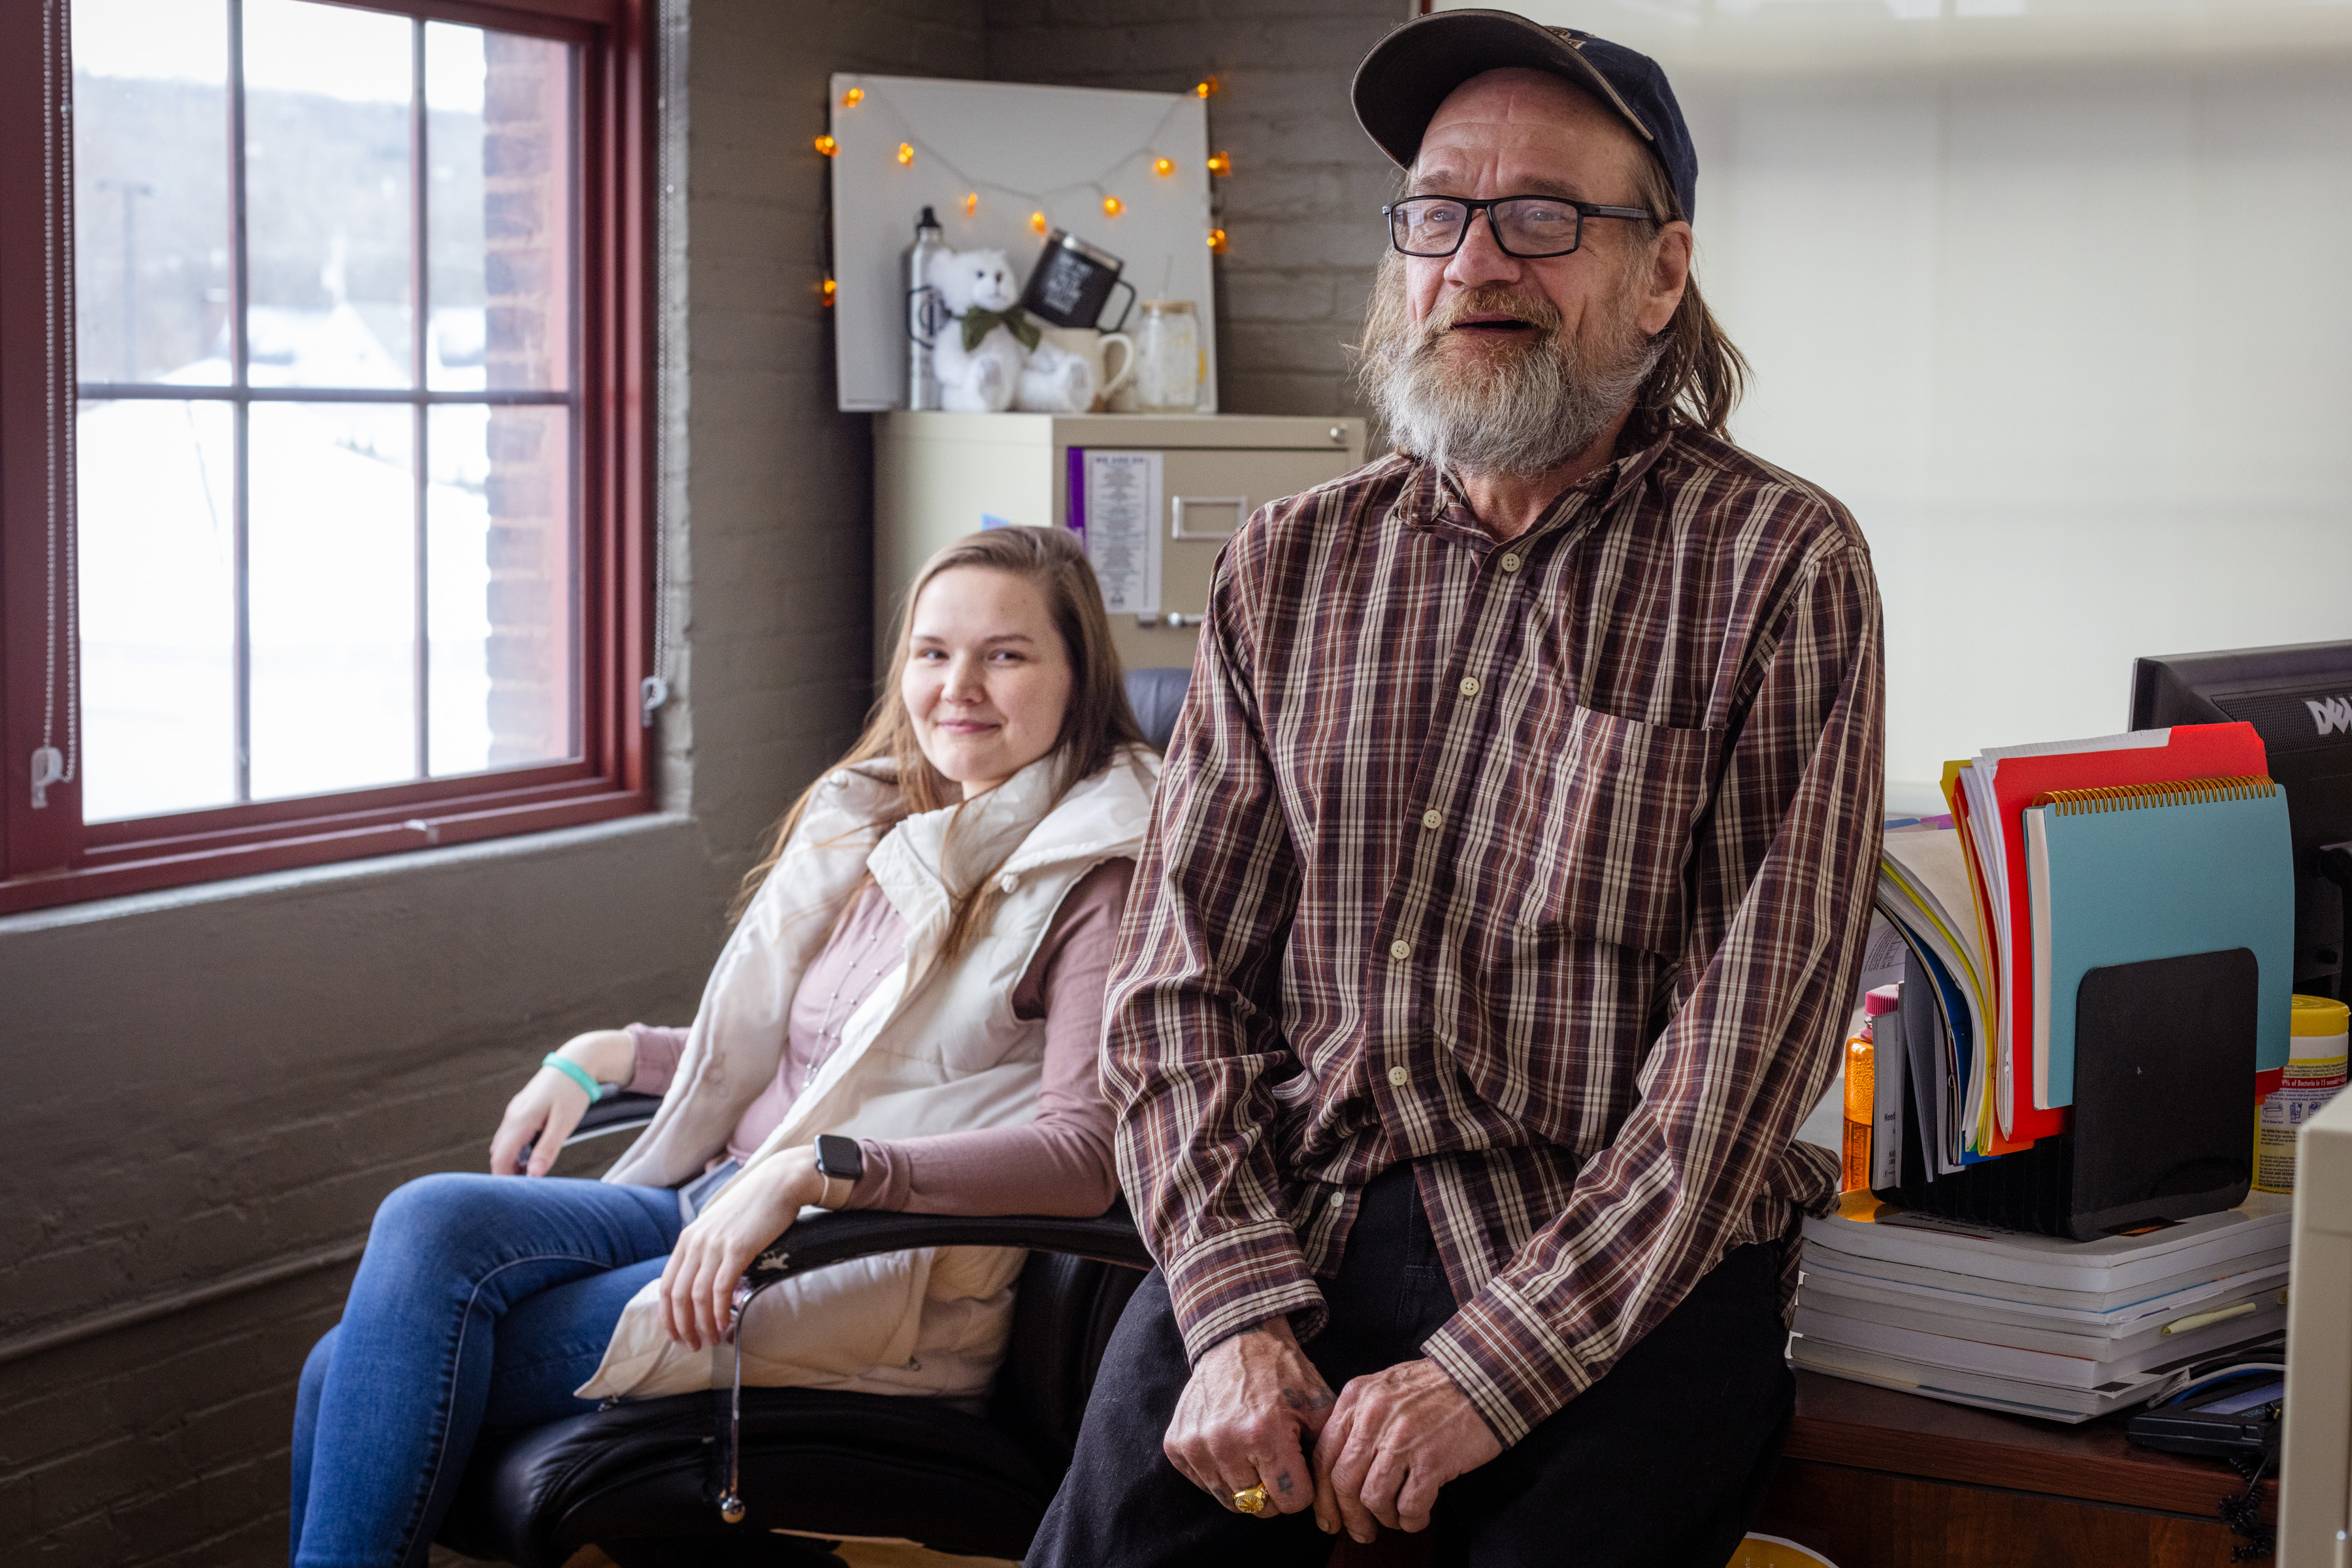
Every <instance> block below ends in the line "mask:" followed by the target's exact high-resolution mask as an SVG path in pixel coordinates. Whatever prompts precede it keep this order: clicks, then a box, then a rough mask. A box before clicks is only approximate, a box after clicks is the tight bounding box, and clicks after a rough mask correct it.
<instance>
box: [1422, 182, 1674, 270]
mask: <svg viewBox="0 0 2352 1568" xmlns="http://www.w3.org/2000/svg"><path fill="white" fill-rule="evenodd" d="M1481 210H1484V211H1485V213H1486V226H1487V228H1488V230H1489V231H1491V232H1492V233H1493V235H1494V237H1495V243H1496V245H1498V246H1500V247H1502V251H1503V254H1504V255H1506V256H1516V257H1517V258H1519V259H1520V260H1522V261H1533V260H1538V259H1540V258H1544V257H1547V256H1567V255H1569V254H1570V253H1572V252H1573V251H1574V250H1575V249H1576V247H1578V246H1580V245H1581V244H1582V243H1583V242H1584V220H1585V219H1586V218H1589V217H1622V218H1639V219H1640V220H1641V221H1642V222H1643V223H1651V222H1654V221H1655V220H1654V219H1653V218H1652V217H1651V216H1650V214H1649V213H1648V212H1646V211H1645V210H1643V208H1641V207H1604V206H1600V205H1595V204H1594V203H1591V202H1572V201H1570V200H1568V199H1566V198H1565V197H1562V196H1495V197H1492V198H1491V199H1489V200H1486V201H1483V202H1474V201H1465V200H1464V199H1463V198H1462V197H1459V196H1412V197H1410V198H1408V199H1406V200H1404V201H1401V202H1391V203H1390V204H1389V205H1387V206H1384V207H1382V208H1381V212H1382V213H1383V214H1384V215H1386V216H1387V217H1388V220H1389V240H1390V243H1391V244H1392V245H1394V246H1395V247H1397V249H1399V250H1401V251H1402V252H1403V253H1404V254H1405V255H1407V256H1451V255H1453V254H1454V252H1455V251H1457V250H1459V249H1461V248H1462V241H1463V240H1464V239H1465V238H1466V237H1468V235H1469V233H1470V215H1471V214H1473V213H1475V212H1478V211H1481Z"/></svg>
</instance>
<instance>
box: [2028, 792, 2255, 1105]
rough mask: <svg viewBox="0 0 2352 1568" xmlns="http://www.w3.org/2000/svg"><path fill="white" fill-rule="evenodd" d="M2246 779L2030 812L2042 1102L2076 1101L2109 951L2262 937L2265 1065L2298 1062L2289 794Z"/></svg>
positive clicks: (2124, 959) (2173, 952) (2138, 956)
mask: <svg viewBox="0 0 2352 1568" xmlns="http://www.w3.org/2000/svg"><path fill="white" fill-rule="evenodd" d="M2238 788H2239V790H2240V791H2242V792H2243V793H2242V794H2241V795H2240V796H2239V797H2238V798H2219V799H2216V798H2204V799H2194V798H2180V797H2178V796H2176V797H2174V798H2173V799H2171V800H2167V799H2166V798H2165V797H2164V796H2162V795H2151V796H2150V798H2149V799H2148V800H2147V801H2145V802H2141V801H2135V802H2130V803H2118V802H2103V803H2100V804H2099V805H2097V806H2096V807H2094V808H2090V809H2083V808H2079V807H2078V808H2074V809H2069V808H2068V807H2066V806H2063V805H2037V806H2032V807H2030V808H2028V810H2027V811H2026V813H2025V864H2026V878H2027V886H2028V893H2029V896H2030V898H2031V900H2032V916H2031V919H2032V942H2033V984H2034V1019H2033V1026H2034V1035H2035V1040H2034V1051H2033V1065H2034V1084H2033V1102H2034V1104H2036V1105H2038V1106H2045V1107H2056V1106H2062V1105H2072V1104H2073V1103H2074V1038H2075V1033H2076V1030H2075V1017H2074V1010H2075V1008H2074V1004H2075V997H2076V994H2077V993H2078V992H2079V991H2080V990H2081V987H2082V984H2083V976H2084V974H2086V973H2089V972H2090V971H2092V970H2094V969H2099V968H2103V967H2105V966H2106V965H2109V964H2117V963H2140V962H2142V961H2144V960H2147V959H2158V958H2181V957H2186V956H2188V955H2189V954H2191V953H2200V952H2221V951H2224V950H2226V949H2230V948H2240V947H2242V948H2246V949H2249V950H2250V951H2252V953H2253V955H2254V960H2255V963H2257V964H2258V965H2259V967H2260V979H2259V982H2258V984H2257V987H2256V1003H2255V1005H2256V1013H2255V1020H2254V1068H2255V1071H2256V1072H2257V1073H2275V1072H2277V1071H2278V1070H2280V1069H2282V1068H2284V1067H2285V1066H2286V1060H2287V1049H2288V1038H2287V1037H2288V1029H2289V1012H2290V1007H2291V1005H2292V1004H2291V1002H2290V1000H2289V997H2290V995H2291V994H2292V992H2293V990H2294V853H2293V849H2292V840H2291V839H2290V837H2289V836H2288V830H2287V815H2286V796H2285V795H2284V793H2283V792H2281V791H2280V790H2279V789H2278V787H2277V786H2276V785H2275V784H2268V782H2267V781H2264V782H2263V784H2260V785H2252V784H2247V785H2240V786H2238ZM2252 1097H2253V1086H2252V1085H2249V1086H2247V1098H2248V1099H2249V1100H2251V1099H2252Z"/></svg>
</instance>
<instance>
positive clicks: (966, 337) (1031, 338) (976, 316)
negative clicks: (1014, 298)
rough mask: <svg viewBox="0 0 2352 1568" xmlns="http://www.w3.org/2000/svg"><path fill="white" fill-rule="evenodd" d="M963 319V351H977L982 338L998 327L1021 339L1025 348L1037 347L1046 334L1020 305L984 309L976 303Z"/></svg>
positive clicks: (965, 313) (964, 314)
mask: <svg viewBox="0 0 2352 1568" xmlns="http://www.w3.org/2000/svg"><path fill="white" fill-rule="evenodd" d="M962 320H963V352H964V353H974V352H976V351H977V350H978V349H979V348H980V340H981V339H982V338H984V337H986V336H988V334H989V333H990V332H991V331H994V330H995V329H996V328H998V327H1003V329H1004V330H1005V331H1008V332H1011V333H1012V334H1013V336H1014V337H1016V338H1018V339H1020V340H1021V346H1022V347H1023V348H1024V349H1034V348H1035V347H1036V346H1037V340H1038V339H1039V338H1040V337H1042V336H1044V334H1043V333H1041V332H1039V331H1037V323H1036V322H1034V321H1031V320H1030V319H1029V318H1028V317H1026V316H1024V315H1023V314H1022V313H1021V307H1020V306H1018V305H1014V306H1013V307H1011V308H1010V309H1007V310H982V309H981V308H980V307H979V306H977V305H974V306H973V307H972V308H971V310H966V311H965V312H964V313H963V318H962Z"/></svg>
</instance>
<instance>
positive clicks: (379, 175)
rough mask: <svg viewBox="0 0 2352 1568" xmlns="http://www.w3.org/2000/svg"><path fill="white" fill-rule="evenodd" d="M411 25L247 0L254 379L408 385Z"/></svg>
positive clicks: (299, 2) (304, 0)
mask: <svg viewBox="0 0 2352 1568" xmlns="http://www.w3.org/2000/svg"><path fill="white" fill-rule="evenodd" d="M414 26H415V24H414V23H412V22H410V21H408V20H407V19H406V18H405V17H401V16H382V15H379V14H376V13H373V12H367V11H355V10H350V9H347V8H345V7H342V6H339V5H313V4H310V3H309V0H246V5H245V73H246V101H245V159H246V174H245V179H246V213H247V219H246V224H247V262H246V266H247V286H248V288H249V289H250V290H251V294H252V304H251V309H250V310H249V311H248V312H247V331H248V332H249V333H250V342H249V347H248V351H247V352H248V354H249V356H250V365H251V376H252V381H253V384H255V385H256V386H408V385H411V384H413V381H412V378H411V377H410V374H409V358H410V353H409V349H410V345H409V311H410V309H411V300H410V299H409V258H410V254H411V250H410V243H409V241H410V236H411V230H412V224H411V214H410V211H409V184H408V179H409V169H408V132H409V122H408V121H409V103H410V93H409V86H410V82H411V79H412V78H413V76H414V70H415V62H414V58H413V51H414V33H413V29H414Z"/></svg>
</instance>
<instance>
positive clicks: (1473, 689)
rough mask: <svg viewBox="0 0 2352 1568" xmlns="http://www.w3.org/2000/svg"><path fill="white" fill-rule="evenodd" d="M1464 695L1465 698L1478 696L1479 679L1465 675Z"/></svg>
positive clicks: (1463, 681)
mask: <svg viewBox="0 0 2352 1568" xmlns="http://www.w3.org/2000/svg"><path fill="white" fill-rule="evenodd" d="M1462 695H1463V696H1465V697H1475V696H1477V695H1478V678H1477V677H1476V676H1475V675H1465V676H1464V677H1463V678H1462Z"/></svg>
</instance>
